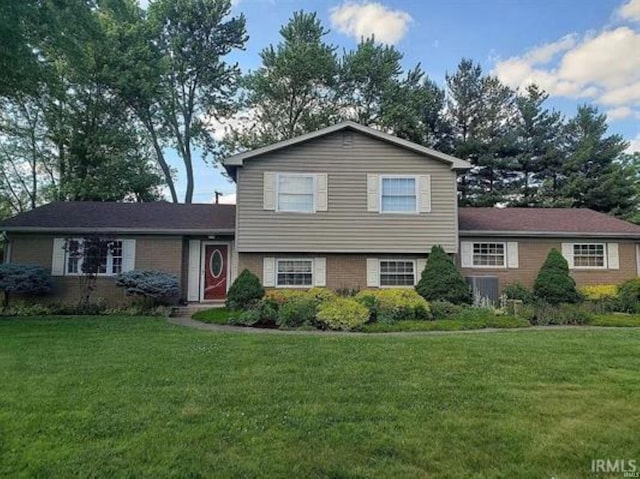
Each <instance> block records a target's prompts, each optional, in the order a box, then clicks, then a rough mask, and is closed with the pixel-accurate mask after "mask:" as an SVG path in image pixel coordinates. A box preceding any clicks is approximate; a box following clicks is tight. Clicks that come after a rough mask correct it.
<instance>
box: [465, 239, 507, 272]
mask: <svg viewBox="0 0 640 479" xmlns="http://www.w3.org/2000/svg"><path fill="white" fill-rule="evenodd" d="M477 244H501V245H502V248H503V251H504V253H503V255H502V264H501V265H499V264H474V262H473V257H474V254H473V250H474V248H475V246H476V245H477ZM508 254H509V253H508V251H507V243H506V241H473V242H471V267H472V268H473V269H507V256H508Z"/></svg>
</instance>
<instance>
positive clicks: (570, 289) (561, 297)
mask: <svg viewBox="0 0 640 479" xmlns="http://www.w3.org/2000/svg"><path fill="white" fill-rule="evenodd" d="M533 292H534V294H535V295H536V297H537V298H539V299H542V300H543V301H546V302H547V303H550V304H560V303H577V302H578V301H580V294H579V293H578V290H577V289H576V282H575V281H574V279H573V278H572V277H571V276H569V265H568V263H567V260H566V259H564V257H563V256H562V254H560V252H559V251H558V250H557V249H555V248H553V249H551V251H549V255H548V256H547V259H546V260H545V262H544V264H543V265H542V267H541V268H540V272H539V273H538V277H537V278H536V281H535V283H534V285H533Z"/></svg>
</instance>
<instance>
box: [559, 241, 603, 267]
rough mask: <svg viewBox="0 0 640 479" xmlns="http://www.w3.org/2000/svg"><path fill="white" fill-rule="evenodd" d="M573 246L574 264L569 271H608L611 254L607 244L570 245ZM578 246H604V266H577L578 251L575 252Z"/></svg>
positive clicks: (572, 260) (572, 257)
mask: <svg viewBox="0 0 640 479" xmlns="http://www.w3.org/2000/svg"><path fill="white" fill-rule="evenodd" d="M570 244H571V262H572V263H573V264H571V265H569V269H577V270H589V269H596V270H603V269H608V268H609V254H608V253H609V252H608V251H607V250H608V248H607V243H601V242H595V243H594V242H591V243H570ZM576 245H587V246H591V245H598V246H602V256H603V258H602V266H576V254H575V253H576V250H575V246H576Z"/></svg>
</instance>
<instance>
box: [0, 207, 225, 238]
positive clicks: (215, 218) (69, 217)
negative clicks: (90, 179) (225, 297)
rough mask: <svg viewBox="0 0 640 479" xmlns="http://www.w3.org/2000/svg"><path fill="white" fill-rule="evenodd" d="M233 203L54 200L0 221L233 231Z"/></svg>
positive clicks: (29, 227) (25, 226)
mask: <svg viewBox="0 0 640 479" xmlns="http://www.w3.org/2000/svg"><path fill="white" fill-rule="evenodd" d="M235 212H236V208H235V205H213V204H175V203H166V202H155V203H110V202H93V201H70V202H54V203H49V204H48V205H44V206H40V207H39V208H36V209H34V210H31V211H28V212H26V213H21V214H19V215H17V216H14V217H13V218H9V219H8V220H5V221H3V222H1V223H0V230H5V231H34V232H37V231H59V232H62V231H65V232H80V231H82V232H91V231H96V232H118V231H127V232H140V233H172V232H174V233H177V234H185V233H193V234H198V233H201V234H212V233H233V232H234V229H235V216H236V213H235Z"/></svg>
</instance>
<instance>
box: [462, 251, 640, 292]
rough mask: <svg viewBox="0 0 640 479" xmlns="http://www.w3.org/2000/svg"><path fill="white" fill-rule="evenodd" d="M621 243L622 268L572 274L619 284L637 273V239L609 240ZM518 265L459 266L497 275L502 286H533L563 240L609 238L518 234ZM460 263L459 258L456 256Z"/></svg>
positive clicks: (582, 280) (469, 272)
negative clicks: (548, 259)
mask: <svg viewBox="0 0 640 479" xmlns="http://www.w3.org/2000/svg"><path fill="white" fill-rule="evenodd" d="M462 239H463V240H464V241H473V242H487V243H491V242H502V241H513V240H514V239H513V238H510V239H507V238H502V239H500V238H462ZM610 241H613V242H616V243H618V256H619V263H620V269H617V270H616V269H606V270H602V269H592V270H572V271H571V276H573V278H574V279H575V280H576V283H577V284H578V286H585V285H589V284H619V283H621V282H622V281H624V280H627V279H630V278H635V277H636V276H637V266H636V243H635V242H633V241H622V240H610ZM517 242H518V256H519V258H518V268H517V269H504V268H495V269H494V268H460V271H461V272H462V274H463V276H497V277H498V281H499V285H500V289H502V288H503V287H504V285H505V284H507V283H511V282H515V281H518V282H520V283H522V284H524V285H525V286H527V287H532V286H533V283H534V281H535V279H536V276H537V275H538V271H539V270H540V267H541V266H542V263H544V260H545V259H546V258H547V255H548V254H549V251H550V250H551V248H556V249H557V250H558V251H561V250H562V243H563V242H567V243H581V242H582V243H589V242H599V243H602V242H606V241H603V240H588V239H534V238H518V239H517ZM457 264H458V267H459V266H460V261H459V258H458V259H457Z"/></svg>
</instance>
